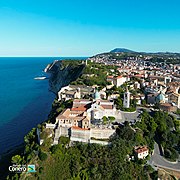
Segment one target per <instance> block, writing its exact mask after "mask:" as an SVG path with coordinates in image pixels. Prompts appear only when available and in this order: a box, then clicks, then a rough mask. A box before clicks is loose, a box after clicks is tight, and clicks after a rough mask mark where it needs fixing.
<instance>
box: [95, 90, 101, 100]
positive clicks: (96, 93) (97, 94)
mask: <svg viewBox="0 0 180 180" xmlns="http://www.w3.org/2000/svg"><path fill="white" fill-rule="evenodd" d="M94 99H100V93H99V92H98V91H97V90H96V92H95V93H94Z"/></svg>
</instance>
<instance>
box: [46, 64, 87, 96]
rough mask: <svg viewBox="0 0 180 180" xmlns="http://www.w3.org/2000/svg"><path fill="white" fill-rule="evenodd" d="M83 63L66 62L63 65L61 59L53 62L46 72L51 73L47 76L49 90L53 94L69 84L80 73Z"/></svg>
mask: <svg viewBox="0 0 180 180" xmlns="http://www.w3.org/2000/svg"><path fill="white" fill-rule="evenodd" d="M84 67H85V64H78V65H73V64H71V63H70V64H68V65H66V66H63V63H62V61H56V62H54V63H53V64H52V65H51V66H50V67H49V68H48V69H47V72H48V73H50V74H51V76H50V78H49V85H50V91H52V92H54V93H55V94H57V93H58V91H59V90H60V89H61V88H62V87H64V86H67V85H69V83H70V82H72V81H75V80H76V79H77V78H78V77H79V76H80V75H81V74H82V71H83V69H84Z"/></svg>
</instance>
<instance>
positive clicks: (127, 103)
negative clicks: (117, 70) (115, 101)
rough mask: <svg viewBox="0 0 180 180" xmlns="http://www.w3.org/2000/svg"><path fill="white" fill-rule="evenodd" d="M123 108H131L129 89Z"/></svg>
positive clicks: (125, 95)
mask: <svg viewBox="0 0 180 180" xmlns="http://www.w3.org/2000/svg"><path fill="white" fill-rule="evenodd" d="M123 107H124V108H129V107H130V92H129V90H128V88H127V89H126V92H125V93H124V100H123Z"/></svg>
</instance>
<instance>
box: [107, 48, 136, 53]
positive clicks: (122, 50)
mask: <svg viewBox="0 0 180 180" xmlns="http://www.w3.org/2000/svg"><path fill="white" fill-rule="evenodd" d="M110 52H114V53H115V52H119V53H122V52H126V53H130V52H135V51H132V50H129V49H125V48H115V49H113V50H112V51H110Z"/></svg>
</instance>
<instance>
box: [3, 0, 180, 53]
mask: <svg viewBox="0 0 180 180" xmlns="http://www.w3.org/2000/svg"><path fill="white" fill-rule="evenodd" d="M179 8H180V1H178V0H171V1H167V0H156V1H155V0H136V1H135V0H134V1H130V0H126V1H125V0H124V1H122V0H111V1H110V0H109V1H106V0H104V1H103V0H91V1H86V0H43V1H42V0H16V1H15V0H1V1H0V56H92V55H95V54H97V53H101V52H106V51H110V50H112V49H113V48H116V47H124V48H129V49H132V50H135V51H146V52H156V51H172V52H180V13H179Z"/></svg>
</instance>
